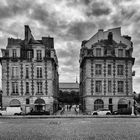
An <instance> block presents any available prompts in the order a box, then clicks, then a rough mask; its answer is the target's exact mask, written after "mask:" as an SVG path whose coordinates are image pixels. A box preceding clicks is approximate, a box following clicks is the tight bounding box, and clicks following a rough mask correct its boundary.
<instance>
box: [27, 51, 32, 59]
mask: <svg viewBox="0 0 140 140" xmlns="http://www.w3.org/2000/svg"><path fill="white" fill-rule="evenodd" d="M27 59H28V60H31V59H32V51H28V52H27Z"/></svg>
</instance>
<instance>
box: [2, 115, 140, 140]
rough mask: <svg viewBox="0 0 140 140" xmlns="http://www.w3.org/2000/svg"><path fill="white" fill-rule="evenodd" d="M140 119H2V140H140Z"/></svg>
mask: <svg viewBox="0 0 140 140" xmlns="http://www.w3.org/2000/svg"><path fill="white" fill-rule="evenodd" d="M139 139H140V118H40V119H39V118H32V119H29V118H24V119H22V118H18V119H6V118H5V119H2V118H1V119H0V140H139Z"/></svg>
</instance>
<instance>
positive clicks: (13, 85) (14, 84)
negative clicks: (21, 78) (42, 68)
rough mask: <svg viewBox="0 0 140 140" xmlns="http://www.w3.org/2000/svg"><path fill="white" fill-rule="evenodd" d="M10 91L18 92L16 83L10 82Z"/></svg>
mask: <svg viewBox="0 0 140 140" xmlns="http://www.w3.org/2000/svg"><path fill="white" fill-rule="evenodd" d="M12 93H13V94H17V93H18V83H17V82H12Z"/></svg>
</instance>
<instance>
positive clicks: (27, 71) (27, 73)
mask: <svg viewBox="0 0 140 140" xmlns="http://www.w3.org/2000/svg"><path fill="white" fill-rule="evenodd" d="M26 78H29V67H26Z"/></svg>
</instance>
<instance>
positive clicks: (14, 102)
mask: <svg viewBox="0 0 140 140" xmlns="http://www.w3.org/2000/svg"><path fill="white" fill-rule="evenodd" d="M10 106H11V107H20V101H19V100H17V99H13V100H11V102H10Z"/></svg>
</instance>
